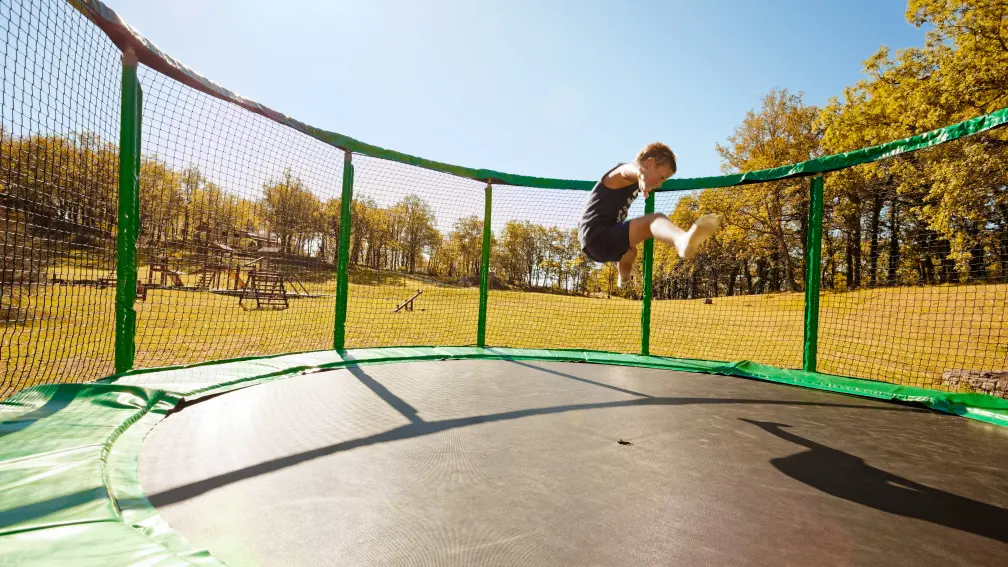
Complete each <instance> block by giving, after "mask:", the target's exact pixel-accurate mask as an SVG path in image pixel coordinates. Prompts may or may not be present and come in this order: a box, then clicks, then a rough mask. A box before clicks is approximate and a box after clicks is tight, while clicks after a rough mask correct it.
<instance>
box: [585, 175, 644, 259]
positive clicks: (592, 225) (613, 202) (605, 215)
mask: <svg viewBox="0 0 1008 567" xmlns="http://www.w3.org/2000/svg"><path fill="white" fill-rule="evenodd" d="M621 165H623V164H622V163H621V164H619V165H617V166H616V167H620V166H621ZM616 167H614V168H612V169H610V170H609V171H607V172H606V174H605V175H603V176H602V179H605V178H606V177H608V176H609V174H610V173H612V172H613V170H615V169H616ZM602 179H600V180H599V181H598V183H596V184H595V186H594V187H592V190H591V192H590V193H589V194H588V197H587V198H586V199H585V202H584V208H582V209H581V222H580V224H579V225H578V240H580V241H581V246H582V247H583V246H584V245H585V244H587V243H588V242H591V240H592V237H594V236H595V233H596V231H597V229H599V228H605V227H607V226H611V225H614V224H619V223H622V222H624V221H626V217H627V212H628V211H629V210H630V205H631V204H633V202H634V199H636V198H637V194H638V193H640V187H639V186H638V184H637V182H634V183H633V184H631V185H628V186H626V187H624V188H622V189H610V188H608V187H606V186H605V185H603V183H602Z"/></svg>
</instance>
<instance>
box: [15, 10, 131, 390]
mask: <svg viewBox="0 0 1008 567" xmlns="http://www.w3.org/2000/svg"><path fill="white" fill-rule="evenodd" d="M0 38H2V41H3V43H4V49H3V56H2V57H3V82H2V86H0V89H2V93H0V353H2V354H0V372H2V374H3V379H2V381H0V399H2V398H4V397H6V396H7V395H10V394H12V393H14V392H15V391H17V390H20V389H22V388H25V387H28V386H31V385H33V384H37V383H41V382H53V381H58V382H72V381H83V380H90V379H93V378H96V377H98V376H101V375H104V374H107V373H109V372H111V371H112V369H113V345H114V334H115V317H114V307H115V306H114V302H115V278H116V273H115V261H116V260H115V227H116V218H117V216H116V207H117V200H116V199H117V183H118V167H119V165H118V164H119V159H118V153H117V152H118V149H117V145H116V143H117V141H118V139H119V98H120V90H119V89H120V69H121V67H120V62H119V57H120V52H119V49H118V48H116V47H115V46H114V45H113V44H112V42H111V41H109V39H108V38H107V37H106V36H105V34H103V33H102V32H101V31H100V30H98V29H97V28H95V27H94V26H93V25H92V24H91V23H90V22H89V21H88V20H87V19H85V18H84V17H83V16H81V15H80V14H79V13H77V12H76V11H75V10H74V9H73V8H71V7H70V6H68V5H67V4H65V3H62V2H50V1H35V2H32V1H19V2H13V3H11V2H6V1H4V2H0Z"/></svg>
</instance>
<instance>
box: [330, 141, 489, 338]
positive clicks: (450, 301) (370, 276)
mask: <svg viewBox="0 0 1008 567" xmlns="http://www.w3.org/2000/svg"><path fill="white" fill-rule="evenodd" d="M353 160H354V162H353V163H354V189H353V191H354V193H353V197H354V198H353V209H352V212H351V223H350V274H349V278H350V287H349V293H348V300H347V321H346V346H347V347H351V348H352V347H366V346H388V345H471V344H475V343H476V327H477V317H478V311H479V269H480V253H481V250H482V243H483V202H484V197H483V193H484V192H483V187H484V185H483V184H482V183H480V182H477V181H472V180H470V179H465V178H462V177H456V176H454V175H448V174H445V173H438V172H434V171H429V170H425V169H421V168H419V167H413V166H408V165H403V164H400V163H396V162H392V161H388V160H383V159H377V158H371V157H366V156H359V155H355V156H354V157H353Z"/></svg>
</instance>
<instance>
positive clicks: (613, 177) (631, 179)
mask: <svg viewBox="0 0 1008 567" xmlns="http://www.w3.org/2000/svg"><path fill="white" fill-rule="evenodd" d="M634 183H638V184H639V185H640V190H641V194H643V195H644V198H645V199H647V196H648V193H650V192H651V189H653V187H648V186H647V184H646V183H645V182H644V173H643V172H642V171H641V167H640V165H639V164H637V163H636V162H630V163H624V164H623V165H621V166H619V167H617V168H616V169H614V170H612V171H611V172H609V175H607V176H606V177H605V179H603V180H602V185H605V186H606V187H608V188H609V189H613V190H616V189H623V188H624V187H629V186H630V185H633V184H634Z"/></svg>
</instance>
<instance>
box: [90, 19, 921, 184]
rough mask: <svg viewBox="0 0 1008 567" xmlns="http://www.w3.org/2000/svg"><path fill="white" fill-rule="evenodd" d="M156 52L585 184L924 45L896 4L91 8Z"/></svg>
mask: <svg viewBox="0 0 1008 567" xmlns="http://www.w3.org/2000/svg"><path fill="white" fill-rule="evenodd" d="M106 2H107V3H108V4H109V5H110V6H111V7H112V8H113V9H115V10H116V11H117V12H118V13H119V14H120V15H121V16H122V17H123V18H124V19H125V20H126V21H127V22H129V23H130V24H131V25H132V26H133V27H134V28H136V29H137V30H138V31H140V33H142V34H144V35H145V36H146V37H148V38H149V39H150V40H152V41H153V42H154V43H156V44H157V45H158V46H160V47H161V48H162V49H164V50H165V51H166V52H168V53H170V54H172V55H173V56H174V57H176V58H177V59H179V60H180V61H182V62H184V63H185V64H187V65H188V66H190V67H192V68H193V69H195V70H196V71H198V72H200V73H202V74H204V75H206V76H208V77H210V78H212V79H213V80H215V81H216V82H218V83H220V84H222V85H224V86H226V87H228V88H230V89H232V90H234V91H236V92H238V93H240V94H242V95H244V96H247V97H250V98H252V99H255V100H258V101H260V102H262V103H264V104H266V105H269V106H271V107H273V108H276V109H277V110H280V111H282V112H284V113H286V114H289V115H291V116H294V117H295V118H298V119H300V120H302V121H304V122H307V123H309V124H312V125H315V126H318V127H321V128H325V129H327V130H333V131H336V132H340V133H343V134H347V135H350V136H353V137H355V138H358V139H360V140H363V141H366V142H370V143H373V144H377V145H380V146H384V147H388V148H393V149H396V150H400V151H404V152H407V153H411V154H416V155H421V156H424V157H427V158H431V159H436V160H440V161H446V162H450V163H456V164H460V165H465V166H470V167H486V168H491V169H497V170H502V171H508V172H513V173H523V174H529V175H539V176H548V177H563V178H576V179H587V178H595V177H597V176H598V175H600V174H601V173H603V172H604V171H605V170H606V169H607V168H608V167H609V166H610V165H611V164H613V163H615V162H617V161H621V160H628V159H630V158H632V157H633V154H634V153H635V152H636V150H637V149H638V148H639V147H640V146H641V145H643V144H644V143H646V142H649V141H652V140H662V141H665V142H667V143H669V144H670V145H672V146H673V148H674V149H675V150H676V152H677V153H678V154H679V156H680V175H681V176H685V177H693V176H702V175H711V174H716V173H718V171H719V166H720V162H719V159H718V157H717V154H716V153H715V150H714V144H715V143H716V142H720V141H724V140H725V138H726V137H727V136H729V135H730V134H731V132H732V129H733V128H734V127H735V126H736V125H737V124H738V123H739V122H741V120H742V118H743V117H744V114H745V112H746V111H747V110H749V109H751V108H754V107H757V106H758V105H759V103H760V98H761V97H762V95H763V94H765V93H766V92H767V91H768V90H769V89H771V88H773V87H783V88H787V89H790V90H792V91H803V92H805V96H806V102H808V103H810V104H817V105H821V104H823V103H825V102H826V101H827V99H828V98H829V97H830V96H834V95H839V94H840V93H841V92H842V90H843V88H844V87H845V86H847V85H851V84H853V83H855V82H856V81H857V80H858V79H859V78H860V77H861V64H862V61H863V60H864V59H866V58H867V57H869V56H870V55H871V54H872V53H874V52H875V51H876V50H877V49H878V47H879V46H881V45H883V44H884V45H888V46H890V47H892V48H894V49H898V48H901V47H908V46H916V45H921V44H922V43H923V35H924V32H923V31H922V30H918V29H916V28H914V27H913V26H912V25H910V24H908V23H907V22H906V20H905V19H904V11H905V9H906V2H905V1H899V0H846V1H841V0H816V1H814V2H807V1H801V0H775V1H770V0H762V1H755V2H754V1H743V0H713V1H706V2H695V1H691V2H682V1H665V2H660V1H657V2H633V3H632V4H633V6H631V3H630V2H623V3H616V2H602V1H595V0H588V1H582V2H553V1H548V0H540V1H527V0H513V1H508V2H503V1H501V2H492V3H491V2H476V1H469V2H464V1H461V0H443V1H439V2H431V1H422V0H417V1H406V0H366V1H365V0H355V1H353V2H344V1H333V0H286V1H284V2H277V1H275V0H271V1H264V0H241V1H239V0H214V1H212V2H207V1H205V0H172V1H171V2H148V1H146V0H106Z"/></svg>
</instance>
